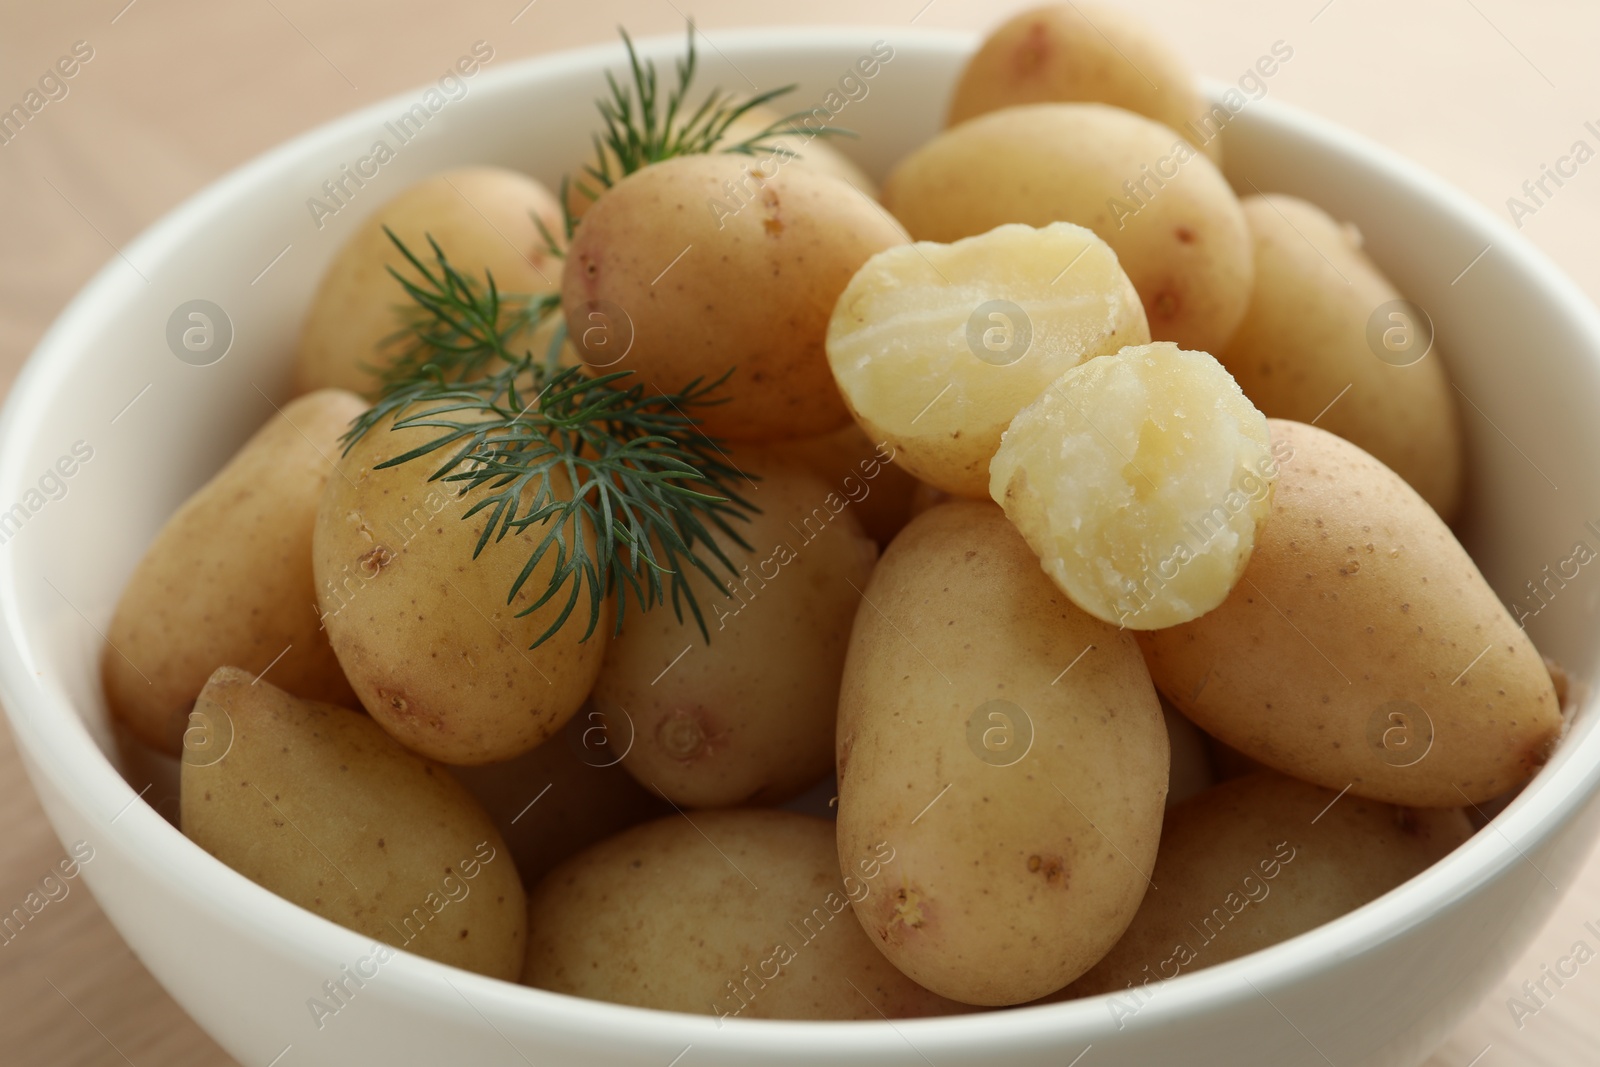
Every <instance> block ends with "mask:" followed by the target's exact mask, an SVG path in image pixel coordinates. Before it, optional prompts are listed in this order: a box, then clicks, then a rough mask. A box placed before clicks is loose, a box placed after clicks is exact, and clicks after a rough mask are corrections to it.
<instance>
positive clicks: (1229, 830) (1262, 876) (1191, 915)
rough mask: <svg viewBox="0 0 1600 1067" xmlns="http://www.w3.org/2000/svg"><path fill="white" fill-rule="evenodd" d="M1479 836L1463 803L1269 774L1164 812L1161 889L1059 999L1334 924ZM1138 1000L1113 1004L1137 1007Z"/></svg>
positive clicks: (1120, 986)
mask: <svg viewBox="0 0 1600 1067" xmlns="http://www.w3.org/2000/svg"><path fill="white" fill-rule="evenodd" d="M1471 836H1472V824H1471V823H1470V822H1469V821H1468V820H1467V817H1466V816H1465V815H1464V814H1462V812H1461V811H1460V810H1459V809H1452V810H1444V809H1438V810H1427V809H1413V808H1397V807H1393V806H1391V805H1388V804H1384V803H1382V802H1380V801H1376V800H1368V799H1366V798H1364V797H1358V796H1344V797H1341V796H1339V794H1338V793H1336V792H1334V791H1333V790H1331V789H1321V788H1319V787H1317V786H1314V785H1308V784H1306V783H1305V782H1300V781H1297V780H1295V779H1293V778H1289V777H1287V776H1285V775H1281V774H1276V773H1274V772H1272V771H1262V772H1258V773H1256V774H1252V775H1249V776H1247V777H1244V778H1234V779H1232V780H1230V781H1228V782H1224V783H1223V784H1221V785H1218V786H1215V787H1213V788H1211V789H1208V790H1206V791H1205V792H1203V793H1200V794H1198V795H1197V796H1195V797H1194V798H1192V799H1190V800H1188V801H1186V802H1185V803H1183V804H1179V805H1177V806H1176V807H1174V808H1173V809H1172V810H1171V811H1170V812H1168V814H1167V824H1166V826H1165V827H1163V828H1162V831H1161V850H1160V852H1159V853H1157V855H1156V869H1155V874H1154V875H1153V876H1152V877H1151V881H1152V882H1154V883H1155V885H1154V887H1153V888H1151V890H1150V891H1149V892H1148V893H1146V894H1145V896H1144V903H1143V904H1142V905H1140V907H1139V914H1138V915H1136V916H1134V919H1133V923H1132V925H1130V926H1129V927H1128V932H1127V933H1125V934H1123V935H1122V940H1120V941H1118V942H1117V944H1116V947H1115V948H1113V949H1112V950H1111V952H1110V953H1109V954H1108V955H1107V956H1106V957H1105V958H1104V959H1102V960H1101V961H1100V962H1099V963H1097V964H1096V965H1095V966H1094V968H1093V969H1092V970H1090V971H1089V973H1088V974H1085V975H1084V976H1083V977H1082V978H1080V979H1078V980H1077V981H1076V982H1074V983H1072V985H1070V986H1068V987H1067V988H1066V989H1064V990H1062V991H1061V993H1059V994H1057V995H1056V996H1054V997H1051V998H1050V999H1051V1000H1070V999H1072V998H1074V997H1086V996H1093V995H1094V994H1096V993H1114V992H1118V991H1121V990H1125V989H1128V988H1130V987H1133V986H1142V985H1144V984H1146V983H1148V982H1153V981H1157V980H1159V979H1163V978H1176V977H1177V976H1178V975H1180V974H1187V973H1189V972H1191V971H1197V970H1200V969H1201V968H1204V967H1212V966H1215V965H1216V964H1219V963H1225V962H1226V961H1228V960H1232V959H1237V958H1239V957H1240V956H1244V955H1247V954H1249V953H1251V952H1255V951H1257V950H1259V949H1263V948H1267V947H1268V946H1270V945H1275V944H1277V943H1278V942H1280V941H1287V940H1288V939H1289V938H1291V937H1294V936H1295V935H1296V934H1302V933H1305V932H1306V931H1307V930H1310V929H1313V928H1314V927H1318V926H1321V925H1322V924H1323V923H1327V922H1332V921H1333V920H1334V919H1337V918H1338V917H1339V916H1341V915H1344V914H1345V913H1347V912H1351V911H1354V910H1355V909H1356V908H1359V907H1361V905H1363V904H1366V903H1367V902H1369V901H1372V900H1376V899H1377V898H1378V897H1380V896H1382V895H1383V894H1385V893H1387V892H1388V891H1389V890H1391V889H1393V888H1394V887H1395V886H1397V885H1399V884H1400V883H1402V882H1404V881H1406V880H1407V879H1409V878H1411V877H1413V876H1415V875H1417V874H1420V873H1422V871H1424V870H1426V869H1427V868H1428V867H1430V866H1432V865H1433V864H1434V863H1436V862H1438V861H1439V860H1441V859H1443V858H1444V857H1445V856H1446V855H1447V854H1449V853H1450V852H1451V851H1453V850H1454V849H1455V848H1456V846H1458V845H1460V844H1462V843H1463V842H1464V841H1466V840H1467V838H1469V837H1471ZM1137 1008H1138V1002H1137V1001H1136V1000H1135V1001H1131V1002H1130V1003H1128V1004H1121V1003H1119V1001H1113V1002H1112V1008H1111V1010H1112V1013H1113V1015H1117V1014H1118V1013H1119V1011H1120V1012H1127V1013H1128V1014H1130V1015H1131V1014H1132V1013H1133V1012H1134V1011H1136V1010H1137Z"/></svg>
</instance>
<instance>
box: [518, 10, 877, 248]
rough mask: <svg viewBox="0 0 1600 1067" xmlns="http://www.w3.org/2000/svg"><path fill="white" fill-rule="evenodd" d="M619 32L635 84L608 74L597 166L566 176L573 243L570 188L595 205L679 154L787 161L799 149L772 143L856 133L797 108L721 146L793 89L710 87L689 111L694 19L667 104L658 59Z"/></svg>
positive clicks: (565, 205)
mask: <svg viewBox="0 0 1600 1067" xmlns="http://www.w3.org/2000/svg"><path fill="white" fill-rule="evenodd" d="M617 32H618V33H620V34H621V35H622V43H623V45H624V46H625V47H626V48H627V50H628V67H629V69H630V71H631V73H632V83H631V84H630V85H623V84H621V83H619V82H618V81H617V79H616V78H615V77H614V76H613V75H612V74H611V72H609V71H607V72H606V84H607V86H608V87H609V88H610V90H611V95H610V96H609V97H601V98H599V99H598V100H596V101H595V105H596V106H597V107H598V108H599V109H600V117H601V118H602V119H603V120H604V121H605V129H604V130H603V131H601V132H597V133H596V134H595V135H594V162H593V163H589V164H585V165H584V167H583V172H582V173H583V177H582V178H579V179H577V180H573V178H572V177H571V176H570V175H569V176H567V177H566V178H563V179H562V181H561V207H562V219H563V222H562V224H563V226H564V227H565V229H566V236H567V239H568V240H571V239H572V235H573V233H574V231H576V229H577V226H578V217H577V216H576V215H574V214H573V212H572V209H571V198H570V194H571V193H572V192H573V191H576V192H577V193H578V194H579V195H580V196H582V197H584V198H585V199H586V200H588V201H589V202H590V203H593V202H594V201H596V200H598V199H599V198H600V194H601V193H603V192H605V190H607V189H610V188H611V187H612V186H614V185H616V184H617V182H619V181H621V180H622V179H623V178H625V177H627V176H628V175H629V174H632V173H633V172H634V171H637V170H641V169H643V168H644V167H647V166H649V165H650V164H651V163H659V162H661V161H662V160H664V159H672V158H674V157H676V156H693V155H706V154H708V153H711V152H713V151H717V152H730V153H735V154H739V155H747V156H754V155H772V154H775V153H777V154H782V155H783V156H784V158H785V159H791V158H796V157H798V155H799V153H798V152H795V151H793V150H792V149H789V148H787V147H786V146H784V145H782V144H780V143H778V142H776V141H775V140H774V138H776V137H778V136H780V135H782V134H786V133H787V134H795V135H804V136H808V137H853V136H855V134H854V133H852V132H851V131H850V130H846V129H843V128H842V127H838V126H827V125H823V126H819V127H817V128H815V129H813V128H810V127H806V126H802V125H800V123H801V121H802V120H803V119H805V118H807V117H808V116H809V115H810V112H808V111H795V112H792V113H790V114H787V115H783V116H781V117H779V118H777V119H774V120H773V121H772V122H770V123H768V124H767V125H766V126H764V127H762V128H761V129H760V130H757V131H756V132H755V133H753V134H751V135H750V136H749V137H744V138H741V139H739V140H737V141H730V142H728V143H726V144H724V143H722V139H723V138H724V137H726V136H727V134H728V130H729V129H730V128H731V127H732V126H733V124H734V123H735V122H737V121H739V119H741V118H743V117H744V116H745V115H746V114H747V113H749V112H750V111H751V110H753V109H755V108H758V107H762V106H764V105H766V104H769V103H771V102H772V101H774V100H776V99H778V98H779V97H782V96H786V95H788V94H789V93H791V92H793V91H794V90H795V88H796V86H794V85H785V86H782V87H780V88H777V89H768V90H767V91H765V92H760V93H756V94H755V95H753V96H745V97H741V96H740V95H738V94H736V93H731V92H724V91H723V90H722V89H712V90H711V92H710V93H708V94H707V95H706V98H705V99H704V100H703V101H702V102H701V103H700V106H699V107H697V108H695V109H694V110H692V111H691V110H689V108H688V107H687V106H686V104H685V100H686V99H687V98H688V95H689V88H690V86H691V85H692V84H693V82H694V76H695V71H696V67H697V65H698V58H697V56H696V53H695V44H694V38H695V28H694V21H693V20H692V19H691V20H690V21H689V25H688V46H687V48H686V49H685V55H684V58H682V59H680V60H678V61H677V63H676V68H677V76H678V80H677V84H676V85H675V86H674V87H673V88H672V89H671V90H669V91H668V92H667V93H666V96H665V100H664V101H663V98H662V94H661V87H660V82H659V78H658V76H657V73H656V65H655V61H654V60H643V61H641V60H640V59H639V54H638V52H637V51H635V49H634V47H633V39H632V38H631V37H629V36H628V31H627V30H625V29H622V28H621V27H620V26H619V27H618V28H617ZM663 104H664V106H663ZM608 149H609V152H608V151H607V150H608ZM534 221H535V222H537V223H538V225H539V228H540V230H541V231H543V232H544V237H545V241H546V243H547V244H548V245H549V248H550V251H551V253H552V254H554V255H558V256H559V255H561V254H562V253H561V248H560V247H559V245H558V243H557V242H556V241H555V239H554V237H553V236H552V235H551V234H550V233H549V232H548V231H547V230H546V229H545V226H544V223H543V222H540V221H539V220H538V219H535V220H534Z"/></svg>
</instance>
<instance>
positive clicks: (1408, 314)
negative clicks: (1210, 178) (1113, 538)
mask: <svg viewBox="0 0 1600 1067" xmlns="http://www.w3.org/2000/svg"><path fill="white" fill-rule="evenodd" d="M1243 207H1244V217H1245V221H1246V222H1248V223H1249V225H1250V232H1251V235H1252V236H1253V238H1254V240H1255V258H1256V274H1255V285H1254V288H1253V289H1252V291H1251V294H1250V306H1249V308H1248V309H1247V310H1246V311H1245V315H1244V319H1243V321H1241V322H1240V324H1239V328H1238V329H1237V330H1236V331H1234V334H1233V338H1232V339H1231V340H1230V341H1229V342H1228V344H1227V347H1225V348H1223V349H1222V350H1220V351H1218V352H1217V353H1216V355H1217V358H1218V359H1220V360H1221V361H1222V363H1223V366H1225V367H1227V368H1228V370H1229V371H1230V372H1231V373H1232V374H1233V376H1234V378H1236V379H1237V380H1238V382H1239V385H1240V386H1241V387H1242V388H1243V389H1244V391H1245V395H1246V396H1248V397H1249V398H1250V399H1251V400H1253V401H1255V403H1256V406H1257V407H1259V408H1260V409H1261V410H1262V411H1263V412H1265V413H1266V414H1267V415H1269V416H1271V417H1272V418H1276V419H1294V420H1296V421H1298V422H1310V421H1311V420H1313V419H1315V420H1316V424H1317V425H1318V426H1320V427H1322V428H1323V429H1324V430H1327V431H1329V432H1331V433H1336V434H1338V435H1339V436H1340V437H1343V438H1344V439H1345V440H1347V441H1352V442H1354V443H1355V444H1357V445H1359V446H1360V447H1361V448H1362V449H1363V450H1365V451H1366V452H1369V453H1371V455H1372V456H1373V458H1375V459H1377V460H1378V461H1379V462H1381V463H1383V464H1384V465H1385V466H1387V467H1388V468H1389V469H1390V470H1392V471H1394V472H1395V473H1396V474H1398V475H1400V477H1402V478H1404V479H1405V480H1406V481H1407V482H1409V483H1411V487H1412V488H1413V489H1415V490H1416V491H1417V492H1418V493H1421V494H1422V498H1423V499H1424V500H1426V501H1427V502H1428V503H1429V504H1431V505H1433V510H1435V511H1437V512H1438V513H1439V516H1440V517H1441V518H1443V519H1444V521H1445V522H1453V521H1454V520H1455V518H1456V515H1457V514H1458V513H1459V511H1460V507H1461V488H1462V486H1461V483H1462V464H1463V454H1462V445H1461V420H1460V414H1459V412H1458V411H1457V409H1456V402H1455V397H1454V396H1452V395H1451V390H1450V382H1449V380H1448V378H1447V376H1446V374H1445V365H1444V361H1443V356H1442V354H1441V353H1439V352H1438V351H1437V350H1431V351H1430V349H1431V348H1432V340H1433V330H1432V327H1431V325H1430V324H1429V323H1428V322H1427V321H1426V320H1425V319H1421V318H1420V316H1419V314H1418V311H1417V309H1415V308H1414V307H1412V306H1405V305H1403V302H1402V301H1401V298H1400V293H1399V291H1398V290H1397V289H1395V287H1394V286H1393V285H1391V284H1390V283H1389V280H1388V279H1387V278H1385V277H1384V276H1383V274H1382V273H1381V272H1380V271H1379V270H1378V268H1377V266H1376V265H1374V264H1373V262H1372V260H1370V259H1368V258H1367V256H1366V254H1365V253H1363V252H1362V250H1361V235H1360V233H1359V232H1358V231H1357V230H1356V229H1355V228H1354V227H1351V226H1340V225H1339V224H1338V223H1337V222H1335V221H1334V220H1333V219H1332V218H1330V217H1329V216H1328V214H1327V213H1326V212H1324V211H1323V210H1322V209H1321V208H1318V207H1316V206H1314V205H1312V204H1308V203H1306V202H1305V201H1304V200H1299V199H1296V198H1295V197H1292V196H1277V195H1273V196H1252V197H1247V198H1246V199H1245V200H1244V202H1243ZM1424 314H1425V313H1424ZM1419 320H1420V321H1419Z"/></svg>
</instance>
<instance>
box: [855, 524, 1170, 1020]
mask: <svg viewBox="0 0 1600 1067" xmlns="http://www.w3.org/2000/svg"><path fill="white" fill-rule="evenodd" d="M1168 761H1169V751H1168V742H1167V729H1166V726H1165V724H1164V723H1163V721H1162V717H1161V708H1160V705H1159V703H1158V702H1157V700H1156V694H1155V690H1154V688H1153V687H1152V686H1151V684H1150V676H1149V673H1148V672H1147V671H1146V669H1145V666H1144V662H1143V660H1142V659H1141V658H1140V657H1139V652H1138V647H1137V646H1136V645H1135V644H1134V642H1133V638H1132V637H1131V635H1129V634H1127V633H1124V632H1119V631H1118V630H1116V629H1115V628H1114V627H1112V626H1109V625H1107V624H1106V623H1103V622H1101V621H1099V620H1098V619H1095V618H1093V617H1091V616H1089V615H1087V614H1085V613H1084V612H1082V611H1079V610H1078V609H1077V608H1075V607H1073V605H1072V603H1071V602H1070V601H1068V600H1067V598H1066V597H1065V596H1063V595H1062V594H1061V593H1060V591H1059V590H1057V589H1056V588H1055V586H1054V585H1052V584H1051V582H1050V580H1049V579H1048V578H1046V577H1045V575H1044V574H1043V573H1042V572H1041V571H1040V569H1039V563H1038V560H1037V559H1036V558H1035V557H1034V555H1033V553H1032V552H1031V551H1029V549H1028V546H1027V544H1026V543H1024V542H1023V540H1022V537H1021V535H1019V534H1018V533H1017V532H1016V530H1015V529H1013V528H1012V527H1011V525H1010V523H1008V522H1007V521H1006V519H1005V516H1004V515H1003V514H1001V512H1000V510H999V509H998V508H996V507H995V506H994V505H993V504H989V503H986V502H985V503H979V502H977V501H955V502H952V503H948V504H940V505H938V506H936V507H934V508H931V509H930V510H928V511H925V512H923V513H922V514H921V515H919V516H917V517H916V518H915V519H913V520H912V521H911V523H910V525H908V526H907V527H906V528H905V529H904V530H903V531H901V533H900V536H899V537H897V538H895V541H894V543H893V544H891V545H890V546H889V549H888V551H887V552H885V553H884V556H883V560H882V561H881V562H880V563H879V564H878V567H877V569H876V570H875V571H873V574H872V580H871V581H870V582H869V583H868V585H867V588H866V591H865V596H864V597H863V598H862V606H861V608H860V609H859V610H858V611H857V613H856V622H855V628H854V630H853V631H852V632H851V636H850V653H849V657H848V658H847V660H846V661H845V673H844V681H843V684H842V685H841V686H840V691H839V747H838V767H839V830H838V833H839V861H840V863H841V865H842V866H843V868H844V869H845V870H852V869H854V868H855V867H856V865H857V864H858V863H860V862H862V861H863V860H865V859H867V858H869V857H870V856H872V855H874V854H875V851H876V850H877V849H878V848H879V847H880V842H887V844H888V845H889V846H890V847H892V848H893V849H894V851H895V855H896V857H897V859H896V861H895V866H894V870H893V871H892V872H891V877H892V882H891V884H890V891H889V892H886V893H875V894H873V895H871V896H869V897H867V898H865V899H863V900H860V901H857V902H855V911H856V917H857V918H858V919H859V920H860V921H861V925H862V926H863V927H864V928H865V929H866V931H867V935H868V937H869V939H870V940H871V941H872V943H873V944H874V945H876V946H877V947H878V948H879V949H881V950H882V952H883V953H884V955H885V956H887V957H888V958H889V959H890V960H891V961H893V962H894V964H895V966H896V967H898V968H900V970H902V971H904V972H905V973H906V974H907V975H909V976H910V977H911V978H912V979H914V980H915V981H917V982H919V983H920V984H922V985H924V986H926V987H927V988H929V989H931V990H933V991H934V992H936V993H939V994H940V995H942V996H946V997H950V998H951V999H954V1000H960V1001H963V1002H965V1003H969V1004H982V1005H1000V1004H1020V1003H1022V1002H1024V1001H1028V1000H1033V999H1035V998H1037V997H1041V996H1044V995H1045V994H1047V993H1051V992H1054V991H1055V990H1057V989H1059V988H1061V987H1062V986H1064V985H1066V984H1067V983H1068V982H1070V981H1072V980H1073V979H1074V978H1076V977H1078V976H1079V975H1080V974H1082V973H1083V972H1084V971H1086V970H1088V969H1089V967H1091V966H1092V965H1093V964H1094V963H1095V961H1097V960H1098V959H1100V957H1101V956H1103V955H1105V953H1106V952H1107V951H1108V950H1109V949H1110V948H1111V946H1112V944H1114V943H1115V942H1116V939H1117V937H1118V936H1119V935H1120V934H1121V933H1122V930H1123V928H1124V927H1125V926H1126V925H1127V924H1128V922H1129V921H1131V920H1132V918H1133V915H1134V913H1135V912H1136V911H1137V910H1138V907H1139V901H1140V899H1141V898H1142V897H1143V896H1144V892H1145V888H1146V886H1147V885H1148V877H1149V874H1150V870H1151V867H1152V865H1153V864H1154V863H1155V855H1156V842H1157V839H1158V837H1159V835H1160V832H1161V818H1162V810H1163V806H1164V801H1165V799H1166V793H1167V775H1168V766H1169V762H1168Z"/></svg>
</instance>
